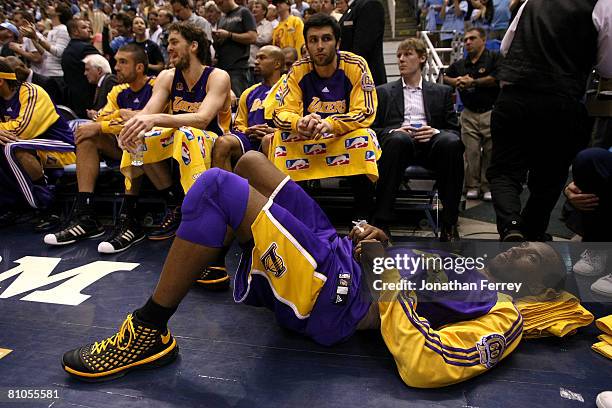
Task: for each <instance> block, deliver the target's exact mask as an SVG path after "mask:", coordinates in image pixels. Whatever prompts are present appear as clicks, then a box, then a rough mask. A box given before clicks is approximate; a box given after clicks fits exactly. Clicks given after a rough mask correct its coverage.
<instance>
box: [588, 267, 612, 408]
mask: <svg viewBox="0 0 612 408" xmlns="http://www.w3.org/2000/svg"><path fill="white" fill-rule="evenodd" d="M591 290H592V291H593V292H595V293H598V294H600V295H602V296H609V297H612V273H611V274H609V275H606V276H604V277H603V278H599V279H597V280H596V281H595V282H594V283H593V284H592V285H591ZM611 401H612V400H611ZM610 407H611V408H612V405H610Z"/></svg>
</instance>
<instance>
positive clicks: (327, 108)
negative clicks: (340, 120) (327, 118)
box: [308, 96, 346, 113]
mask: <svg viewBox="0 0 612 408" xmlns="http://www.w3.org/2000/svg"><path fill="white" fill-rule="evenodd" d="M308 112H310V113H315V112H316V113H346V100H344V99H342V100H340V101H332V102H324V101H322V100H321V99H320V98H318V97H316V96H315V97H313V98H312V102H310V105H308Z"/></svg>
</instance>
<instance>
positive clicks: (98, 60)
mask: <svg viewBox="0 0 612 408" xmlns="http://www.w3.org/2000/svg"><path fill="white" fill-rule="evenodd" d="M83 62H84V63H85V64H89V65H91V66H92V67H94V68H99V69H101V70H102V73H104V74H110V73H111V72H112V70H111V66H110V64H109V63H108V60H107V59H106V58H104V57H103V56H101V55H100V54H91V55H88V56H86V57H85V58H83Z"/></svg>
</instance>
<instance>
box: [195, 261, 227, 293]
mask: <svg viewBox="0 0 612 408" xmlns="http://www.w3.org/2000/svg"><path fill="white" fill-rule="evenodd" d="M196 282H197V283H198V285H200V287H202V288H204V289H206V290H212V291H222V290H228V289H229V287H230V277H229V275H228V274H227V268H226V267H225V265H223V264H221V265H214V266H213V265H211V266H207V267H206V268H204V271H203V272H202V274H201V275H200V277H199V278H198V280H196Z"/></svg>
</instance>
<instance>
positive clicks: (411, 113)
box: [402, 78, 427, 126]
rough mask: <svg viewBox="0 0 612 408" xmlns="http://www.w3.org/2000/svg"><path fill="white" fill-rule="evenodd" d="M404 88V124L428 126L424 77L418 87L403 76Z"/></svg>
mask: <svg viewBox="0 0 612 408" xmlns="http://www.w3.org/2000/svg"><path fill="white" fill-rule="evenodd" d="M402 88H403V89H404V123H402V126H408V125H414V124H416V123H419V124H421V126H427V116H426V115H425V104H424V102H423V78H421V79H420V80H419V84H418V85H417V86H416V87H413V86H411V85H408V84H406V82H405V81H404V78H402Z"/></svg>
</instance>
